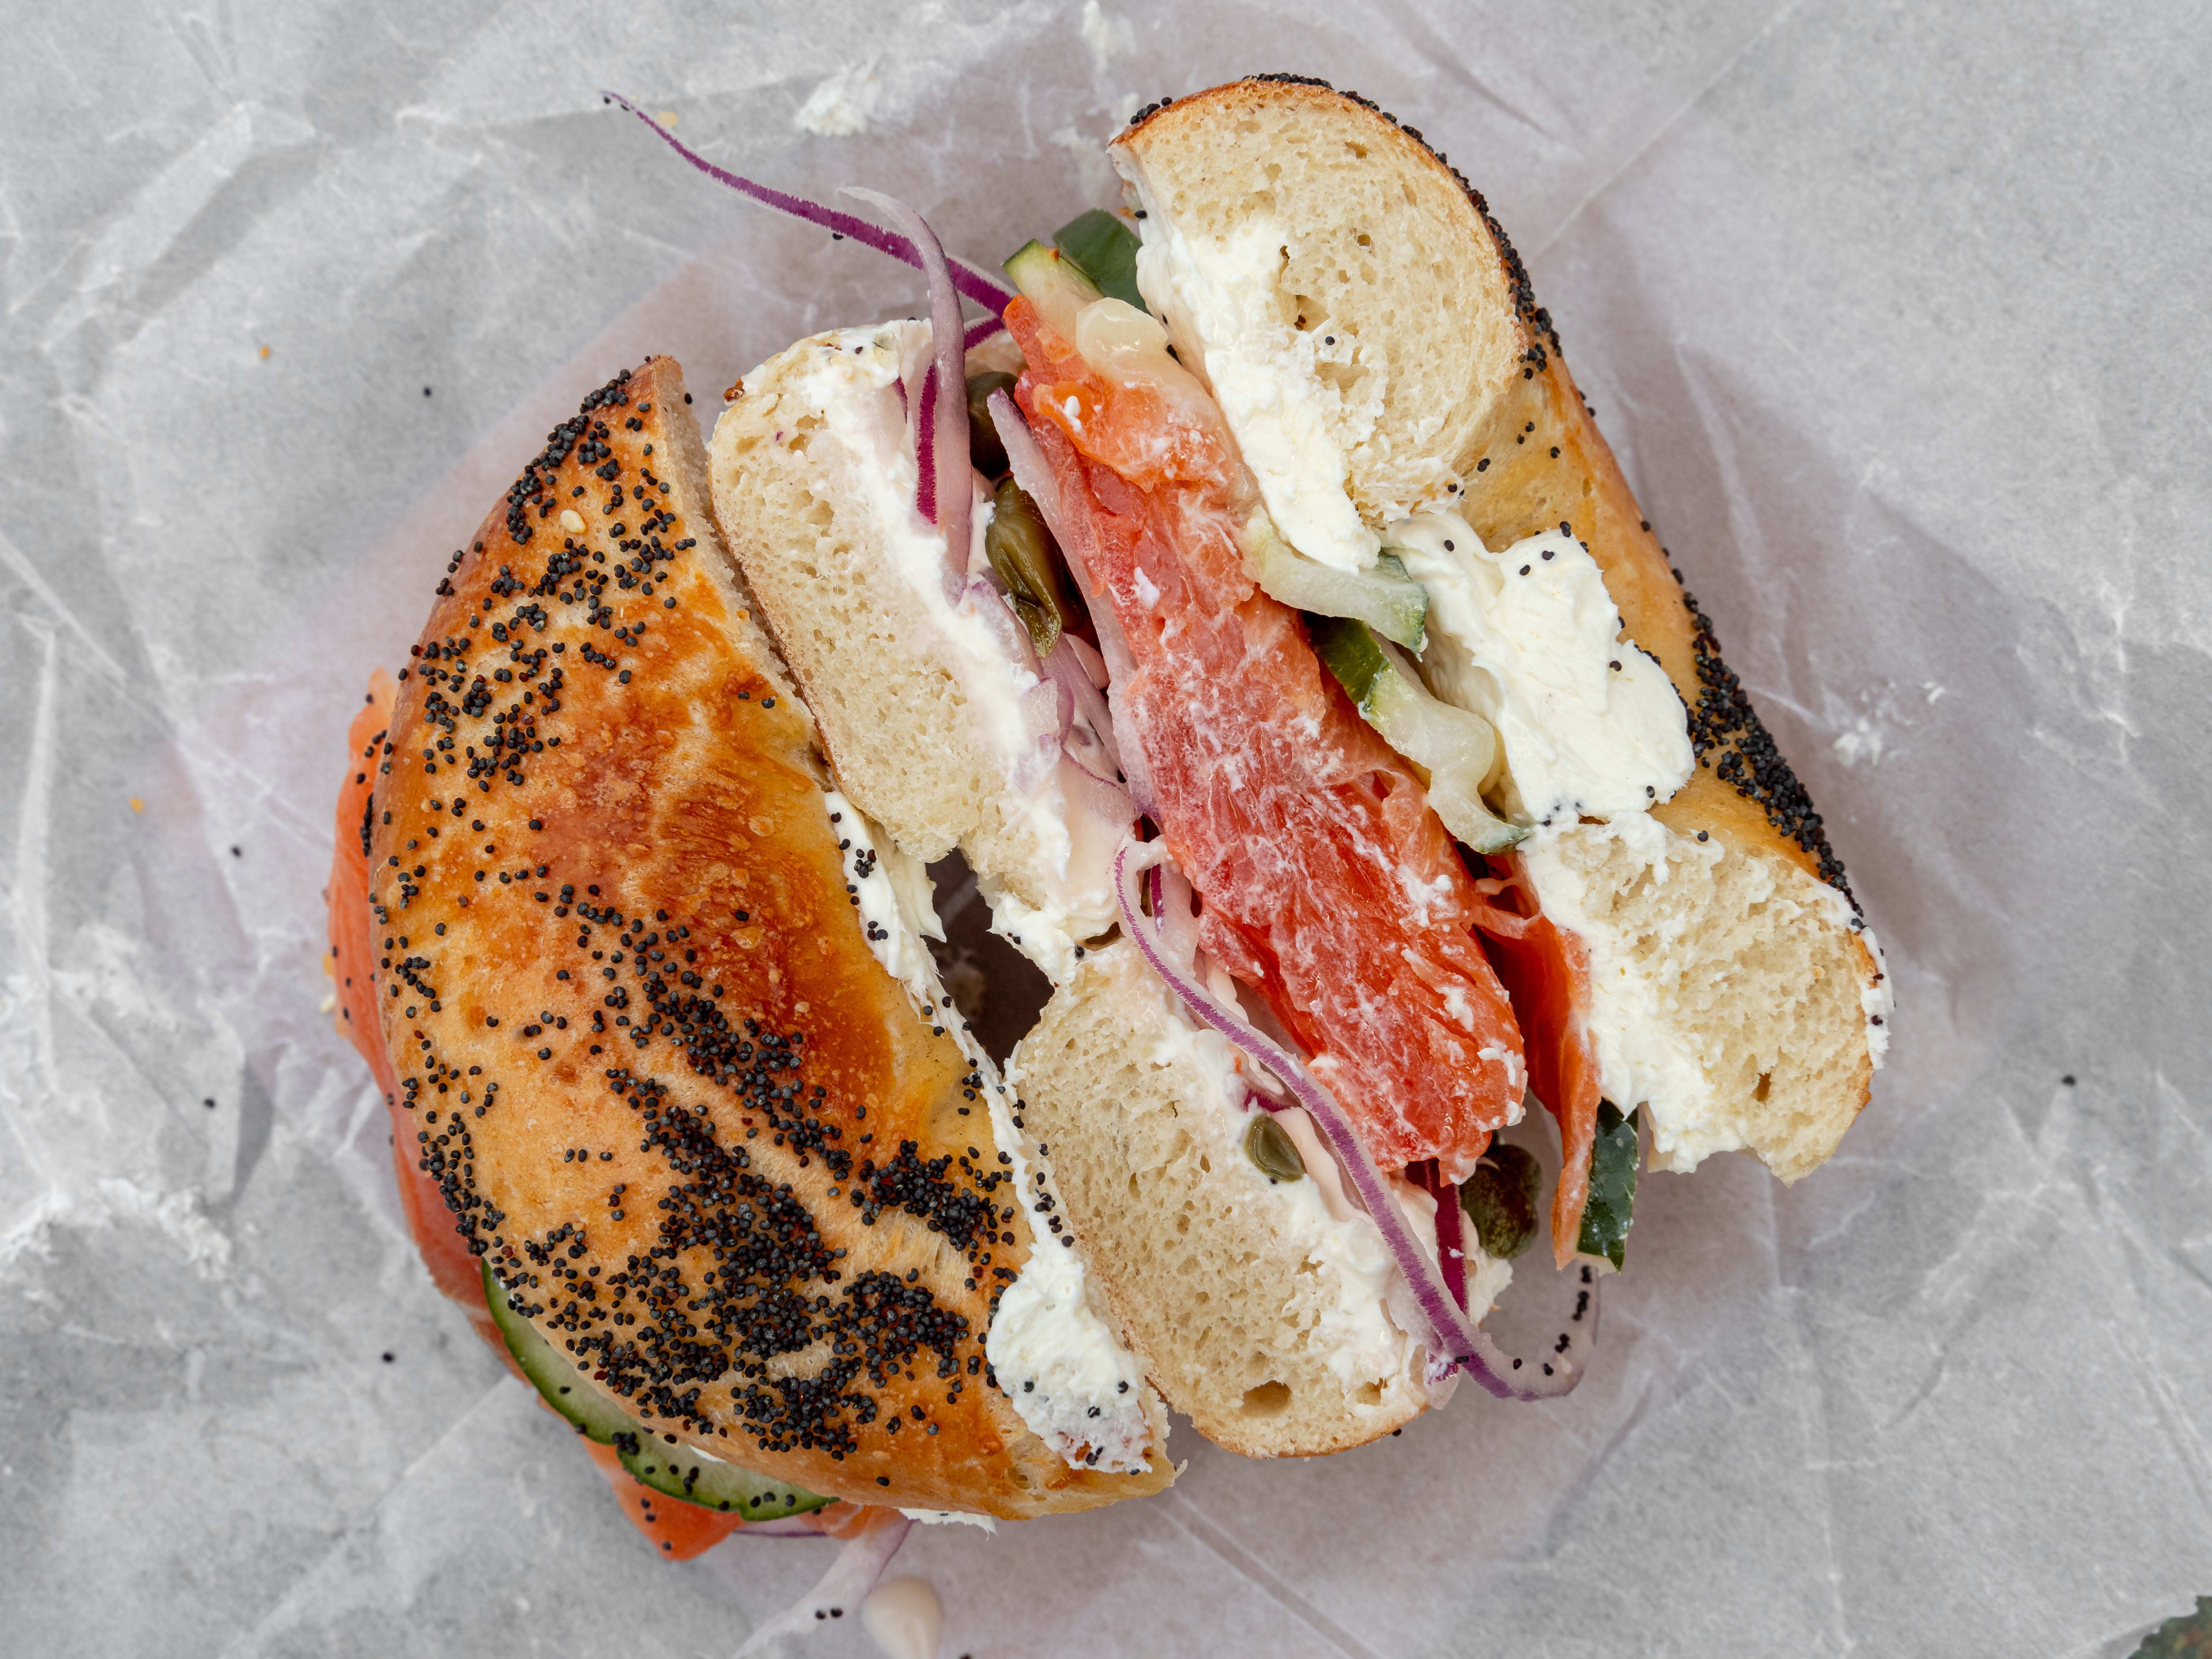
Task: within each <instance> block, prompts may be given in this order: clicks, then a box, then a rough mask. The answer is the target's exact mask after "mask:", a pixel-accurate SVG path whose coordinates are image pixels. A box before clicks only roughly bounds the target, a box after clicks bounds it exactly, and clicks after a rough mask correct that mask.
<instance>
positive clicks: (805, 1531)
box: [731, 1510, 825, 1538]
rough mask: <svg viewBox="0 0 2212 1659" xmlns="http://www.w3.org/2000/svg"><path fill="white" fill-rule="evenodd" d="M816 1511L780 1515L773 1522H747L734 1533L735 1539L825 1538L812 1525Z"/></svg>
mask: <svg viewBox="0 0 2212 1659" xmlns="http://www.w3.org/2000/svg"><path fill="white" fill-rule="evenodd" d="M818 1513H820V1511H818V1510H814V1511H810V1512H809V1513H807V1514H805V1515H780V1516H777V1517H776V1518H775V1520H773V1521H748V1522H745V1523H744V1526H742V1527H740V1528H738V1530H737V1531H736V1532H735V1533H733V1534H731V1535H732V1537H736V1538H820V1537H823V1536H825V1534H823V1530H822V1528H819V1527H817V1526H816V1525H814V1524H813V1522H814V1517H815V1516H816V1515H817V1514H818Z"/></svg>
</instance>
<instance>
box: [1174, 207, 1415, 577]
mask: <svg viewBox="0 0 2212 1659" xmlns="http://www.w3.org/2000/svg"><path fill="white" fill-rule="evenodd" d="M1140 223H1141V227H1142V228H1143V231H1144V244H1143V246H1141V247H1139V249H1138V250H1137V288H1138V290H1139V292H1140V293H1142V294H1143V295H1144V296H1145V303H1146V305H1148V306H1150V307H1152V310H1153V311H1154V312H1155V313H1158V315H1159V316H1160V317H1161V319H1163V320H1164V322H1165V323H1166V325H1167V328H1168V331H1169V332H1170V335H1172V336H1173V337H1174V338H1175V340H1176V345H1177V349H1178V350H1179V351H1181V353H1182V356H1183V358H1184V360H1185V362H1187V363H1188V366H1189V367H1191V368H1194V369H1196V370H1198V371H1199V372H1200V374H1202V375H1203V377H1204V378H1205V380H1206V384H1207V385H1208V386H1211V387H1212V390H1213V396H1214V400H1215V401H1216V402H1217V403H1218V404H1220V405H1221V412H1222V414H1223V416H1225V417H1226V419H1227V420H1228V422H1229V429H1230V430H1231V432H1233V433H1235V434H1236V435H1237V448H1238V449H1239V450H1240V451H1241V452H1242V453H1243V458H1244V465H1246V466H1247V467H1249V468H1250V469H1251V471H1252V476H1253V477H1254V478H1255V480H1256V481H1257V482H1258V483H1259V486H1260V495H1261V500H1262V501H1265V502H1266V503H1267V513H1268V516H1269V517H1270V518H1272V519H1273V520H1274V522H1275V528H1276V530H1277V531H1278V532H1279V533H1280V534H1281V536H1282V538H1283V539H1284V540H1285V541H1286V542H1288V543H1290V544H1291V546H1292V547H1294V548H1296V549H1297V550H1298V551H1299V552H1301V553H1303V554H1304V555H1305V556H1307V557H1308V558H1310V559H1313V560H1316V561H1317V562H1320V563H1322V564H1325V565H1328V566H1331V567H1332V568H1335V569H1338V570H1364V569H1366V568H1369V567H1370V566H1371V565H1372V564H1373V563H1374V562H1375V556H1376V553H1377V551H1379V550H1380V548H1381V545H1382V544H1381V542H1380V540H1379V538H1377V537H1376V533H1375V532H1374V531H1373V530H1372V529H1370V527H1369V526H1366V525H1365V524H1364V523H1362V522H1361V521H1360V517H1359V512H1358V508H1357V507H1354V506H1353V504H1352V495H1351V488H1350V486H1351V477H1352V470H1351V464H1350V461H1349V459H1348V457H1347V456H1346V450H1345V445H1344V442H1343V437H1344V433H1343V428H1344V425H1345V422H1346V416H1347V411H1346V409H1345V407H1344V402H1343V399H1342V398H1341V397H1340V395H1339V394H1338V393H1337V392H1336V391H1335V390H1334V388H1333V387H1332V386H1329V385H1328V383H1327V382H1326V381H1324V380H1322V377H1321V376H1320V374H1317V373H1316V368H1318V366H1319V364H1320V362H1322V358H1323V356H1324V354H1325V353H1327V352H1328V351H1330V350H1332V349H1334V348H1331V347H1325V346H1323V345H1322V340H1324V339H1328V338H1333V337H1331V336H1328V335H1326V334H1325V333H1323V332H1322V331H1319V330H1301V329H1298V328H1297V327H1294V326H1293V325H1292V324H1291V322H1290V321H1289V320H1287V319H1285V318H1284V317H1283V316H1282V314H1281V313H1280V311H1279V307H1278V306H1277V303H1276V280H1275V279H1276V277H1277V276H1278V275H1279V273H1280V271H1281V270H1282V268H1283V261H1284V237H1285V232H1284V230H1283V228H1282V227H1281V226H1280V225H1279V224H1278V223H1277V222H1275V221H1274V220H1273V219H1272V218H1270V217H1268V216H1267V215H1265V214H1255V215H1252V216H1249V217H1247V218H1245V219H1244V220H1243V222H1240V223H1239V224H1238V226H1237V228H1236V229H1234V230H1232V231H1231V232H1230V233H1229V234H1228V235H1226V236H1225V237H1212V236H1204V235H1201V236H1199V237H1196V238H1193V237H1189V236H1186V235H1185V234H1183V233H1182V229H1181V228H1179V227H1177V226H1176V225H1175V224H1174V223H1172V222H1170V221H1169V220H1167V219H1165V218H1163V217H1162V216H1159V215H1158V214H1157V213H1154V212H1152V211H1150V210H1147V212H1146V216H1145V218H1144V219H1143V220H1142V221H1141V222H1140ZM1349 349H1350V346H1349V342H1346V344H1345V346H1344V347H1343V350H1344V352H1345V353H1346V355H1348V353H1349ZM1193 359H1195V361H1193ZM1367 424H1368V425H1369V426H1370V427H1371V426H1372V424H1373V416H1372V414H1371V412H1370V413H1369V414H1368V416H1367Z"/></svg>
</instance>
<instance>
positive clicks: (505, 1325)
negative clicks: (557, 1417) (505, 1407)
mask: <svg viewBox="0 0 2212 1659" xmlns="http://www.w3.org/2000/svg"><path fill="white" fill-rule="evenodd" d="M483 1286H484V1305H485V1306H486V1307H488V1308H489V1309H490V1310H491V1319H492V1323H493V1324H495V1325H496V1326H498V1327H499V1334H500V1339H501V1340H502V1341H504V1342H505V1343H506V1344H507V1352H509V1353H511V1354H513V1356H514V1363H515V1364H517V1365H519V1366H520V1367H521V1368H522V1374H523V1375H524V1376H526V1377H528V1378H529V1379H530V1381H531V1383H532V1385H533V1386H534V1387H535V1388H536V1389H537V1390H538V1393H539V1394H541V1395H544V1397H545V1403H546V1404H547V1405H549V1406H550V1407H553V1409H554V1410H555V1411H556V1412H558V1413H561V1415H562V1416H563V1417H565V1418H567V1419H568V1421H570V1422H571V1423H573V1424H574V1425H576V1427H577V1429H578V1430H579V1431H580V1432H582V1433H583V1434H585V1435H587V1436H588V1437H591V1438H592V1439H593V1440H596V1441H598V1442H599V1444H601V1445H602V1446H611V1445H612V1444H614V1443H615V1437H616V1436H617V1435H618V1434H621V1433H623V1432H625V1431H634V1430H635V1429H636V1428H637V1421H636V1419H635V1418H633V1417H631V1416H630V1414H629V1413H628V1412H625V1411H623V1409H622V1408H621V1407H618V1406H617V1405H616V1404H615V1403H614V1402H613V1401H611V1400H609V1399H608V1398H607V1396H606V1395H605V1394H604V1393H602V1392H601V1391H600V1390H599V1389H595V1388H593V1387H592V1385H591V1384H590V1383H581V1382H579V1380H578V1379H577V1377H576V1376H575V1374H574V1373H575V1362H574V1360H566V1361H564V1360H563V1359H562V1357H561V1354H560V1351H559V1350H558V1349H556V1348H555V1347H554V1346H553V1345H552V1344H551V1343H550V1342H549V1341H547V1340H545V1334H544V1332H543V1331H540V1330H539V1329H538V1327H536V1326H535V1325H533V1324H532V1323H531V1322H529V1320H527V1319H526V1318H524V1317H523V1316H522V1315H521V1313H520V1311H518V1310H516V1309H515V1308H514V1307H513V1304H510V1303H509V1302H508V1300H507V1287H506V1286H505V1285H501V1283H500V1282H499V1277H498V1275H497V1274H495V1273H493V1272H492V1270H491V1264H490V1263H489V1261H487V1262H486V1263H485V1264H484V1270H483Z"/></svg>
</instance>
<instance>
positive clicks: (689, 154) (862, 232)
mask: <svg viewBox="0 0 2212 1659" xmlns="http://www.w3.org/2000/svg"><path fill="white" fill-rule="evenodd" d="M600 96H601V97H603V98H605V100H607V101H608V102H609V103H611V104H619V105H621V106H623V108H624V109H626V110H628V111H629V112H630V113H631V114H632V115H635V117H637V118H638V119H639V120H641V121H642V122H644V123H645V124H646V125H647V126H649V127H651V128H652V129H653V131H654V132H656V133H658V134H659V136H660V140H661V142H662V143H665V144H666V145H667V146H668V147H669V149H672V150H674V151H675V152H676V153H677V154H678V155H680V156H682V157H683V158H684V160H685V161H689V162H690V164H691V165H692V166H693V167H696V168H698V169H699V171H700V172H702V173H705V174H706V175H707V176H708V178H709V179H714V181H715V182H716V183H717V184H723V185H728V186H729V187H730V188H731V189H732V190H734V191H739V192H740V193H742V194H744V195H746V196H750V197H752V198H753V200H755V201H756V202H758V203H760V204H763V206H765V207H772V208H774V209H775V210H777V211H778V212H779V213H788V214H789V215H791V216H792V217H793V218H794V219H804V220H805V222H807V223H808V224H810V225H819V226H820V227H821V228H823V229H824V230H827V231H829V232H831V233H832V234H836V235H838V236H848V237H850V238H851V239H852V240H854V241H856V242H859V243H860V244H861V245H862V246H866V247H872V248H873V249H875V250H876V252H878V253H888V254H890V256H891V258H894V259H898V260H902V261H903V262H904V263H906V264H910V265H912V266H913V267H914V268H915V270H922V269H924V266H923V264H922V258H921V253H920V252H918V251H917V250H916V249H915V245H914V243H913V242H912V241H910V240H908V238H907V237H904V236H895V235H893V234H890V232H889V231H886V230H884V229H882V228H879V227H878V226H875V225H872V224H870V223H869V222H867V221H866V219H861V218H857V217H855V216H854V215H852V214H849V213H840V212H839V211H838V210H836V209H835V208H830V207H824V206H823V205H822V204H820V203H819V202H810V201H808V200H807V199H806V197H804V196H793V195H791V194H789V193H788V192H787V191H781V190H773V189H770V188H769V186H768V185H762V184H756V183H755V182H754V181H753V180H751V179H741V178H739V177H738V175H737V174H736V173H731V172H728V171H726V170H725V169H724V168H721V167H716V166H715V165H714V163H713V162H712V161H708V159H707V158H706V157H705V156H703V155H700V154H699V152H698V151H696V150H695V149H691V148H690V146H689V145H687V144H685V143H684V141H683V140H682V139H680V138H678V137H677V136H676V135H675V134H674V133H672V132H671V131H669V130H668V129H667V128H666V127H664V126H663V125H660V123H659V122H658V121H656V120H654V119H653V118H652V117H651V116H650V115H647V113H646V112H644V111H643V110H641V109H640V108H639V107H638V106H636V105H635V104H633V103H631V102H630V100H629V99H627V98H625V97H623V95H622V94H620V93H618V92H603V93H601V94H600ZM951 269H952V281H953V284H954V286H955V287H957V289H959V290H960V292H961V293H963V294H964V295H967V296H968V297H969V299H971V300H973V301H975V303H976V304H977V305H979V306H984V307H988V308H989V309H990V310H991V311H992V312H993V313H1000V312H1003V311H1005V310H1006V307H1008V306H1010V305H1012V303H1013V302H1014V292H1015V290H1014V289H1013V288H1012V286H1011V285H1010V284H1009V283H1006V282H1005V281H1004V280H1002V279H1001V278H1000V277H997V276H993V275H991V273H990V272H988V271H987V270H982V269H981V268H980V267H978V266H975V265H971V264H969V263H968V262H967V261H966V260H964V259H954V260H952V261H951ZM976 326H977V327H979V328H981V327H982V325H981V324H980V323H979V324H978V325H976ZM999 328H1000V325H999V324H998V323H996V322H995V321H994V323H993V324H992V325H991V326H990V327H989V328H988V329H987V330H985V331H984V332H983V333H982V334H981V335H979V336H977V338H978V339H979V340H983V339H988V338H989V337H991V335H993V334H994V333H996V332H997V331H998V330H999Z"/></svg>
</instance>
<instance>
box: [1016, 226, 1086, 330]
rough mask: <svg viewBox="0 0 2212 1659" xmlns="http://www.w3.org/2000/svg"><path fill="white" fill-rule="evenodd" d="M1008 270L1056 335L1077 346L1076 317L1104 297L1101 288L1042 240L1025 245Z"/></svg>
mask: <svg viewBox="0 0 2212 1659" xmlns="http://www.w3.org/2000/svg"><path fill="white" fill-rule="evenodd" d="M1006 275H1007V276H1011V277H1012V278H1013V279H1014V286H1015V287H1016V288H1018V289H1021V291H1022V293H1023V295H1024V296H1025V297H1026V298H1027V299H1028V301H1029V302H1030V304H1031V305H1033V306H1035V307H1036V308H1037V311H1038V313H1039V314H1041V315H1042V317H1043V318H1044V320H1045V322H1046V324H1047V325H1048V326H1049V327H1050V328H1051V329H1052V331H1053V332H1054V333H1055V334H1057V335H1059V336H1060V338H1062V339H1064V340H1066V341H1067V342H1068V343H1070V344H1073V343H1074V340H1075V319H1076V316H1077V314H1078V313H1080V312H1081V311H1082V309H1083V307H1085V306H1087V305H1089V304H1090V303H1091V301H1093V300H1096V299H1098V298H1100V297H1101V296H1100V295H1099V292H1098V285H1097V283H1094V282H1092V281H1091V278H1090V277H1089V276H1085V274H1084V272H1083V270H1082V268H1081V267H1080V266H1079V265H1078V264H1076V263H1075V262H1074V261H1073V259H1070V258H1065V257H1064V256H1063V255H1062V254H1061V253H1060V250H1059V249H1058V248H1054V247H1047V246H1045V245H1044V244H1043V243H1042V242H1039V241H1028V242H1024V243H1023V244H1022V245H1021V246H1020V247H1019V248H1018V249H1016V250H1015V252H1014V256H1013V258H1011V259H1009V260H1007V261H1006Z"/></svg>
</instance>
